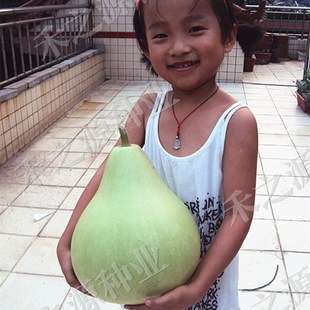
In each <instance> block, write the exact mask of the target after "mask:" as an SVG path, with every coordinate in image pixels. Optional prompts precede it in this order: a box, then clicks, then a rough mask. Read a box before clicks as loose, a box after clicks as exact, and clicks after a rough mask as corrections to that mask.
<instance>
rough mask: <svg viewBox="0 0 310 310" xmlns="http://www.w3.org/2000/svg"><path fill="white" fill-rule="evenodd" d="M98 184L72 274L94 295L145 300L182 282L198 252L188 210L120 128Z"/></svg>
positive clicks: (74, 249)
mask: <svg viewBox="0 0 310 310" xmlns="http://www.w3.org/2000/svg"><path fill="white" fill-rule="evenodd" d="M120 133H121V139H122V146H118V147H115V148H114V149H113V150H112V152H111V154H110V156H109V158H108V161H107V164H106V167H105V171H104V174H103V177H102V180H101V182H100V185H99V188H98V190H97V192H96V194H95V195H94V197H93V198H92V200H91V201H90V203H89V205H88V206H87V207H86V209H85V210H84V212H83V213H82V215H81V217H80V219H79V221H78V222H77V224H76V227H75V230H74V232H73V236H72V241H71V258H72V265H73V269H74V272H75V274H76V276H77V278H78V279H79V281H80V282H81V284H82V285H83V287H84V288H85V289H86V290H87V291H89V292H90V293H91V294H92V295H93V296H95V297H97V298H100V299H103V300H105V301H108V302H112V303H118V304H141V303H144V302H145V300H146V299H147V298H151V297H158V296H160V295H162V294H164V293H166V292H167V291H170V290H172V289H174V288H175V287H177V286H179V285H182V284H184V283H185V282H186V281H187V280H188V279H189V278H190V277H191V276H192V275H193V273H194V272H195V270H196V268H197V265H198V263H199V257H200V242H199V234H198V229H197V226H196V224H195V221H194V219H193V216H192V215H191V213H190V211H189V210H188V209H187V207H186V206H185V205H184V203H183V202H182V201H181V200H180V199H179V198H178V197H177V196H176V195H175V194H174V193H173V192H172V191H171V190H170V189H169V188H168V187H167V185H166V184H165V183H164V182H163V181H162V179H161V178H160V177H159V175H158V174H157V172H156V171H155V169H154V167H153V165H152V163H151V162H150V160H149V159H148V157H147V156H146V155H145V153H144V152H143V150H142V149H141V148H140V147H139V146H138V145H135V144H132V145H130V144H129V143H128V138H127V134H126V132H125V130H124V129H123V128H120Z"/></svg>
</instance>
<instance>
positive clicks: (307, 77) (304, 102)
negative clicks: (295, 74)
mask: <svg viewBox="0 0 310 310" xmlns="http://www.w3.org/2000/svg"><path fill="white" fill-rule="evenodd" d="M296 85H297V91H296V96H297V103H298V105H299V106H300V108H301V109H302V110H303V111H304V112H306V113H309V112H310V72H309V71H308V72H306V73H305V74H304V78H303V79H302V80H297V82H296Z"/></svg>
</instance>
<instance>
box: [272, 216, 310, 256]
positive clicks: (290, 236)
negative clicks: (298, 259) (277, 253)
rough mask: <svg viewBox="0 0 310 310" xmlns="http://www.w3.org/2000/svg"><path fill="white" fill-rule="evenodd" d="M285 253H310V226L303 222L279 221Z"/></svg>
mask: <svg viewBox="0 0 310 310" xmlns="http://www.w3.org/2000/svg"><path fill="white" fill-rule="evenodd" d="M277 228H278V232H279V238H280V243H281V246H282V249H283V251H296V252H308V253H310V225H309V222H301V221H280V220H278V221H277Z"/></svg>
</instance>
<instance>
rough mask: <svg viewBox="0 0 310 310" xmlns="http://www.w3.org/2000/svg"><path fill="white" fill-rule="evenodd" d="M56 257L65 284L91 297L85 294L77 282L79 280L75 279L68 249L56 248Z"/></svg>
mask: <svg viewBox="0 0 310 310" xmlns="http://www.w3.org/2000/svg"><path fill="white" fill-rule="evenodd" d="M57 257H58V261H59V264H60V267H61V270H62V272H63V274H64V276H65V279H66V281H67V283H68V284H69V285H70V286H71V287H73V288H75V289H77V290H79V291H81V292H82V293H84V294H87V295H90V296H92V295H91V294H90V293H89V292H87V291H86V290H85V289H84V288H83V286H82V285H81V283H80V282H79V280H78V279H77V277H76V275H75V273H74V270H73V267H72V262H71V252H70V249H67V248H66V247H59V246H58V247H57Z"/></svg>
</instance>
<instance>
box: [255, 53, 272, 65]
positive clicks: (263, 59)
mask: <svg viewBox="0 0 310 310" xmlns="http://www.w3.org/2000/svg"><path fill="white" fill-rule="evenodd" d="M255 57H256V64H257V65H266V64H268V63H269V62H270V58H271V53H267V52H255Z"/></svg>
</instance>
